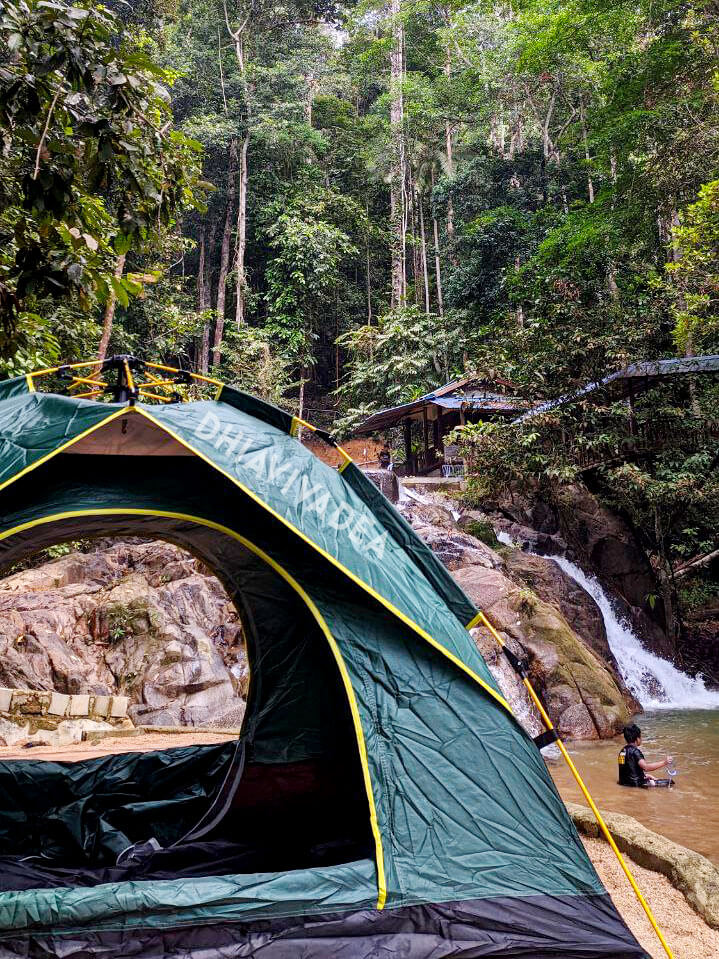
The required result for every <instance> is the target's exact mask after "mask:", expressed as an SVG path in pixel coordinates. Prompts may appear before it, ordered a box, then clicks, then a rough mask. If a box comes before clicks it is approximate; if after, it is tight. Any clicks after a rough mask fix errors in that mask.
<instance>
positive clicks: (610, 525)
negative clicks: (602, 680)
mask: <svg viewBox="0 0 719 959" xmlns="http://www.w3.org/2000/svg"><path fill="white" fill-rule="evenodd" d="M554 495H555V497H556V503H549V502H547V501H546V500H544V499H542V498H541V496H539V495H537V494H534V495H532V494H528V495H519V494H517V493H515V494H513V495H512V496H511V497H506V498H505V499H503V500H501V501H500V502H498V503H492V504H487V510H488V512H489V513H490V514H491V516H492V522H493V524H494V525H495V528H496V529H498V530H502V531H503V532H506V533H507V535H508V536H509V537H510V538H511V539H512V541H513V542H515V543H516V544H517V545H519V546H521V547H522V548H523V549H529V550H531V551H532V552H538V553H544V554H547V555H557V554H560V555H563V554H567V555H569V556H570V557H571V558H572V559H574V560H575V561H576V562H577V563H578V564H579V565H580V566H582V568H584V569H586V570H588V571H589V572H592V573H594V574H595V575H596V576H597V577H598V578H599V579H600V580H601V581H602V583H603V584H604V585H605V586H606V587H607V588H608V589H609V590H610V591H611V593H612V595H613V597H614V600H615V602H616V603H617V605H618V607H619V610H620V612H621V613H622V615H623V616H625V617H626V618H627V619H628V620H629V621H630V622H631V623H632V624H633V626H634V628H635V630H636V632H637V634H638V635H639V636H640V637H641V638H642V640H644V641H645V642H646V644H647V645H648V647H649V648H650V649H652V650H653V651H654V652H657V653H659V655H661V656H664V657H668V658H672V657H673V655H674V653H675V650H674V648H673V644H672V642H671V641H670V640H669V638H668V637H667V635H666V632H665V630H664V626H665V623H664V617H663V610H662V609H661V608H660V607H661V603H655V604H654V608H653V609H652V607H651V605H650V603H649V599H648V597H650V596H652V595H656V594H658V592H659V588H658V585H657V582H656V578H655V576H654V573H653V571H652V568H651V566H650V564H649V561H648V560H647V558H646V555H645V554H644V551H643V550H642V549H641V547H640V546H639V543H638V542H637V539H636V536H635V535H634V532H633V531H632V529H631V527H630V526H629V525H628V524H627V523H626V522H625V521H624V520H623V519H622V518H621V517H620V516H618V515H617V514H616V513H613V512H612V511H611V510H609V509H607V508H606V507H604V506H602V505H601V503H599V501H598V500H597V499H596V497H595V496H594V495H593V494H592V493H591V492H590V491H589V490H588V489H587V488H586V486H583V485H581V484H574V485H572V486H565V487H561V488H560V489H559V490H557V491H556V493H555V494H554Z"/></svg>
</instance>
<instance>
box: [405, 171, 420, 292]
mask: <svg viewBox="0 0 719 959" xmlns="http://www.w3.org/2000/svg"><path fill="white" fill-rule="evenodd" d="M407 177H408V181H409V183H408V185H409V208H410V222H411V224H412V283H413V285H414V302H415V304H416V306H417V308H418V309H419V306H420V302H421V299H420V298H421V296H422V291H421V290H420V287H419V278H420V274H421V272H422V263H421V255H422V253H421V250H420V246H419V242H418V239H417V229H418V223H417V203H416V200H417V192H416V190H415V188H414V178H413V176H412V162H411V160H410V163H409V164H408V171H407Z"/></svg>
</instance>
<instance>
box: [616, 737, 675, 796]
mask: <svg viewBox="0 0 719 959" xmlns="http://www.w3.org/2000/svg"><path fill="white" fill-rule="evenodd" d="M624 738H625V739H626V741H627V744H626V746H623V747H622V749H621V750H620V752H619V757H618V762H619V785H620V786H634V787H639V788H642V787H649V786H670V785H672V784H673V782H674V780H673V779H655V778H654V776H650V775H648V774H649V773H651V772H655V771H656V770H657V769H664V767H665V766H671V764H672V762H673V759H672V757H671V756H667V757H666V759H661V760H659V761H658V762H656V763H648V762H647V761H646V759H645V758H644V753H643V752H642V751H641V749H640V748H639V747H640V746H641V744H642V731H641V729H640V728H639V726H637V725H636V723H632V725H631V726H625V727H624Z"/></svg>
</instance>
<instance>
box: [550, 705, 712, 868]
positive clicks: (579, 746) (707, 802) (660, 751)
mask: <svg viewBox="0 0 719 959" xmlns="http://www.w3.org/2000/svg"><path fill="white" fill-rule="evenodd" d="M635 721H636V722H637V723H638V724H639V726H641V729H642V752H643V753H644V756H645V758H646V759H647V761H649V762H651V761H652V760H655V759H663V758H664V756H665V755H666V754H667V753H669V754H670V755H671V756H673V757H674V765H673V768H674V769H676V770H677V775H676V776H675V780H676V786H675V787H674V788H673V789H627V788H624V787H622V786H619V785H617V754H618V752H619V750H620V749H621V747H622V745H623V743H624V740H623V739H622V738H621V737H620V738H618V739H613V740H604V741H602V742H589V743H568V744H567V749H568V751H569V753H570V755H571V757H572V759H573V760H574V762H575V764H576V766H577V768H578V769H579V772H580V773H581V775H582V778H583V779H584V781H585V782H586V784H587V786H588V787H589V791H590V793H591V794H592V796H593V797H594V801H595V802H596V803H597V805H598V806H599V809H600V811H602V812H604V811H607V812H620V813H626V814H627V815H629V816H634V818H635V819H638V820H639V822H641V823H643V824H644V825H645V826H646V827H647V828H648V829H653V830H654V831H655V832H658V833H661V834H662V835H663V836H667V837H668V838H669V839H673V840H674V841H675V842H678V843H681V844H682V845H683V846H688V847H689V848H690V849H694V850H696V852H700V853H702V855H704V856H706V857H707V858H708V859H711V860H712V862H714V863H715V864H716V865H718V866H719V710H704V709H696V710H669V709H666V710H656V711H652V712H645V713H643V714H642V715H641V716H638V717H636V720H635ZM547 765H548V767H549V770H550V772H551V774H552V776H553V778H554V781H555V783H556V784H557V788H558V789H559V792H560V793H561V795H562V798H563V799H564V800H566V801H568V802H578V803H582V804H584V805H586V801H585V799H584V797H583V796H582V794H581V792H580V790H579V787H578V786H577V785H576V783H575V782H574V779H573V777H572V774H571V773H570V772H569V769H568V768H567V766H566V764H565V762H564V761H563V760H562V759H561V758H560V759H557V760H556V761H555V760H553V759H552V760H549V761H548V763H547ZM652 775H654V776H656V777H658V778H659V777H663V776H664V775H665V773H664V772H663V771H661V770H660V771H658V772H655V773H653V774H652Z"/></svg>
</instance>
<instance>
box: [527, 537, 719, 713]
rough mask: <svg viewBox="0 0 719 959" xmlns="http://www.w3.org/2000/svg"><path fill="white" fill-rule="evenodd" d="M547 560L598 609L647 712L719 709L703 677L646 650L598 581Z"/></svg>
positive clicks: (718, 697)
mask: <svg viewBox="0 0 719 959" xmlns="http://www.w3.org/2000/svg"><path fill="white" fill-rule="evenodd" d="M545 558H546V559H551V560H552V561H553V562H555V563H556V564H557V566H559V567H560V569H562V570H563V571H564V572H565V573H566V574H567V576H569V577H570V578H571V579H573V580H574V581H575V583H578V584H579V586H581V587H582V589H583V590H584V591H585V592H587V593H589V595H590V596H591V597H592V599H593V600H594V602H595V603H596V604H597V606H598V607H599V610H600V612H601V614H602V618H603V619H604V626H605V628H606V631H607V640H608V642H609V648H610V649H611V651H612V653H613V655H614V658H615V659H616V661H617V665H618V666H619V671H620V673H621V674H622V679H623V680H624V682H625V684H626V686H627V688H628V689H629V690H631V692H632V693H633V694H634V696H635V697H636V698H637V699H638V700H639V702H640V703H641V704H642V706H643V707H644V709H719V692H717V691H712V690H710V689H707V688H706V686H705V685H704V680H703V679H702V677H701V676H700V675H699V676H695V677H692V676H688V675H687V674H686V673H683V672H681V670H679V669H677V668H676V666H673V665H672V664H671V663H670V662H668V661H667V660H666V659H662V658H661V657H660V656H657V655H655V654H654V653H651V652H649V650H648V649H645V648H644V646H643V645H642V643H641V641H640V640H639V637H638V636H637V635H636V633H635V632H634V631H633V629H632V627H631V625H630V624H629V623H628V622H627V621H626V620H625V619H622V618H620V617H619V616H618V615H617V613H616V611H615V609H614V607H613V606H612V602H611V600H610V598H609V597H608V596H607V594H606V592H605V591H604V588H603V587H602V585H601V583H600V582H599V580H597V579H596V578H595V577H594V576H588V575H587V574H586V573H585V572H584V570H583V569H580V567H579V566H577V565H575V564H574V563H572V562H570V560H568V559H567V558H566V557H565V556H548V557H545Z"/></svg>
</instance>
